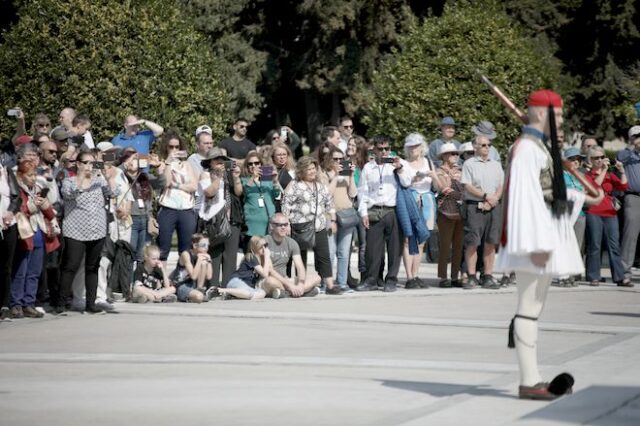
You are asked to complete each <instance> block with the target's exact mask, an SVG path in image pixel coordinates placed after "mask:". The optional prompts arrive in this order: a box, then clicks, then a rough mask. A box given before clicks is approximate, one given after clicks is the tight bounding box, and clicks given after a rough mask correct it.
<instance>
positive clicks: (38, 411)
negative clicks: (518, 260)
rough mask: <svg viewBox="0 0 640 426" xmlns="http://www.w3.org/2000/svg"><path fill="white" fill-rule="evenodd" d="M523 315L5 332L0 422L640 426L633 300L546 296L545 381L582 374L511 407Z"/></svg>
mask: <svg viewBox="0 0 640 426" xmlns="http://www.w3.org/2000/svg"><path fill="white" fill-rule="evenodd" d="M423 269H424V271H423V272H424V275H423V276H431V277H433V276H434V265H423ZM432 283H433V284H434V285H435V281H432ZM515 304H516V294H515V288H513V287H511V288H508V289H502V290H497V291H495V290H494V291H491V290H482V289H478V290H471V291H463V290H461V289H439V288H430V289H428V290H403V289H400V290H399V291H398V292H396V293H393V294H383V293H375V294H374V293H367V294H348V295H344V296H339V297H336V296H325V295H321V296H318V297H316V298H313V299H300V300H292V299H285V300H272V299H266V300H262V301H256V302H249V301H212V302H209V303H207V304H203V305H188V304H164V305H133V304H124V303H119V304H117V308H118V311H119V313H118V314H108V315H98V316H91V315H88V314H80V313H70V314H69V315H68V316H65V317H53V316H51V315H47V316H46V317H45V318H44V319H41V320H27V319H25V320H15V321H12V322H3V323H0V339H1V341H2V346H1V349H0V394H1V395H2V397H1V398H0V424H2V425H5V424H6V425H14V424H15V425H17V424H31V423H35V424H41V425H52V426H53V425H65V426H67V425H87V424H89V425H92V426H95V425H106V424H123V425H129V424H138V425H172V426H174V425H176V424H178V425H200V424H202V425H371V426H387V425H504V424H519V425H520V424H522V425H578V424H579V425H603V426H604V425H606V426H612V425H638V424H640V362H638V354H640V288H637V287H636V288H635V289H619V288H617V287H615V286H613V285H612V284H604V285H602V286H600V287H597V288H592V287H586V286H580V287H578V288H569V289H563V288H552V289H551V292H550V295H549V299H548V303H547V306H546V308H545V312H544V313H543V317H542V321H541V322H540V327H541V332H540V341H539V345H540V348H541V354H540V361H541V365H542V369H543V372H544V376H545V377H547V378H549V379H551V378H552V377H553V376H554V375H556V374H558V373H560V372H563V371H568V372H571V373H573V374H574V376H575V377H576V385H575V387H574V394H573V395H571V396H568V397H564V398H562V399H560V400H557V401H554V402H551V403H547V402H533V401H521V400H518V399H517V398H516V391H517V386H518V372H517V365H516V360H515V351H513V350H509V349H507V326H508V324H509V320H510V318H511V316H512V314H513V311H514V309H515Z"/></svg>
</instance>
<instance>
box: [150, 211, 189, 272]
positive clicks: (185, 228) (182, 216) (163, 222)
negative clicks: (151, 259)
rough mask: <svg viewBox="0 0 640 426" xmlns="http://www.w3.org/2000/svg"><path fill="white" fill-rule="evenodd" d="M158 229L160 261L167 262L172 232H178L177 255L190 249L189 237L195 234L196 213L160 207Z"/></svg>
mask: <svg viewBox="0 0 640 426" xmlns="http://www.w3.org/2000/svg"><path fill="white" fill-rule="evenodd" d="M158 227H159V228H160V229H159V234H158V246H159V247H160V259H161V260H167V257H169V251H170V250H171V238H172V237H173V231H178V253H182V252H183V251H185V250H189V249H190V248H191V236H192V235H193V234H195V232H196V212H195V211H194V210H193V209H187V210H176V209H170V208H167V207H162V208H160V212H159V213H158Z"/></svg>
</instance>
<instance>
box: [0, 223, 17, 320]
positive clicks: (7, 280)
mask: <svg viewBox="0 0 640 426" xmlns="http://www.w3.org/2000/svg"><path fill="white" fill-rule="evenodd" d="M17 245H18V226H17V225H13V226H10V227H9V228H7V229H3V230H2V236H1V237H0V253H2V255H0V306H2V307H9V294H10V289H11V268H12V267H13V257H14V254H15V252H16V248H17Z"/></svg>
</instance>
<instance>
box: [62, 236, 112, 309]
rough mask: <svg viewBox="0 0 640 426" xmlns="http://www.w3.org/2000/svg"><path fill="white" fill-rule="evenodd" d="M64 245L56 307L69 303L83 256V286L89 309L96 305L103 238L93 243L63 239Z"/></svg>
mask: <svg viewBox="0 0 640 426" xmlns="http://www.w3.org/2000/svg"><path fill="white" fill-rule="evenodd" d="M64 244H65V247H64V255H63V260H62V276H61V277H60V282H61V284H62V285H61V292H60V300H59V301H58V305H59V306H65V305H68V304H69V303H71V285H72V284H73V278H74V277H75V275H76V272H77V271H78V268H79V267H80V263H81V262H82V256H83V255H84V256H85V261H84V286H85V289H86V291H87V295H86V307H87V308H91V307H93V306H95V303H96V293H97V292H98V269H99V268H100V257H101V256H100V255H101V253H102V246H103V245H104V238H101V239H99V240H94V241H78V240H74V239H73V238H65V239H64Z"/></svg>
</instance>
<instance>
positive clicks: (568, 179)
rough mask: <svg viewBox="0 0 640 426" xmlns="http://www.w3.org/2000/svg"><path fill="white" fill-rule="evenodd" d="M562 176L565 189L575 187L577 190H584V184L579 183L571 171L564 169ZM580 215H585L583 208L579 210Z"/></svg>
mask: <svg viewBox="0 0 640 426" xmlns="http://www.w3.org/2000/svg"><path fill="white" fill-rule="evenodd" d="M563 176H564V184H565V185H566V187H567V189H575V190H576V191H578V192H584V186H582V184H581V183H580V181H579V180H578V179H576V178H575V176H573V175H572V174H571V173H569V172H567V171H565V172H563ZM580 216H585V212H584V210H580Z"/></svg>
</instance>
